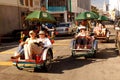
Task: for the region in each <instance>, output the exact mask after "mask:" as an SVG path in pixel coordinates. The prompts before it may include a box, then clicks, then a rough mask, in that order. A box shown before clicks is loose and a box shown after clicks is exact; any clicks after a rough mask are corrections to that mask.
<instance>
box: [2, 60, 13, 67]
mask: <svg viewBox="0 0 120 80" xmlns="http://www.w3.org/2000/svg"><path fill="white" fill-rule="evenodd" d="M12 65H13V64H12V62H11V61H7V62H4V61H3V62H2V61H0V66H12Z"/></svg>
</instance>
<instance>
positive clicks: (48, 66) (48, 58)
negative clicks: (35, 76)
mask: <svg viewBox="0 0 120 80" xmlns="http://www.w3.org/2000/svg"><path fill="white" fill-rule="evenodd" d="M51 63H52V56H51V55H50V52H49V51H48V53H47V56H46V60H45V62H44V65H43V68H44V70H45V71H49V70H50V69H51V68H52V64H51Z"/></svg>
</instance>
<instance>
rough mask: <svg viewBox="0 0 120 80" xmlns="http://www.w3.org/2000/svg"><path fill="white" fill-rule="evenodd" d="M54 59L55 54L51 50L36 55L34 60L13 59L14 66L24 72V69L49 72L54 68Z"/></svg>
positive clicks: (47, 49) (46, 49)
mask: <svg viewBox="0 0 120 80" xmlns="http://www.w3.org/2000/svg"><path fill="white" fill-rule="evenodd" d="M52 58H53V53H52V49H51V48H45V49H43V52H42V54H37V55H34V59H32V60H25V59H21V58H20V59H12V62H13V64H14V65H15V66H16V67H17V69H19V70H23V69H24V68H34V71H40V70H44V71H49V70H50V69H51V67H52V64H51V62H52Z"/></svg>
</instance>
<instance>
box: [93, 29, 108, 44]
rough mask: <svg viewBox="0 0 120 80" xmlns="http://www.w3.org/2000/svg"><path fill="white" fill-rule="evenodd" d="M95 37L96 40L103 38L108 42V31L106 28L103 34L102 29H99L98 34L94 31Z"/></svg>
mask: <svg viewBox="0 0 120 80" xmlns="http://www.w3.org/2000/svg"><path fill="white" fill-rule="evenodd" d="M94 34H95V35H94V36H95V38H96V39H97V40H105V41H106V42H109V38H110V31H109V30H108V29H106V30H105V34H104V35H103V33H102V31H99V34H98V35H97V34H96V33H94Z"/></svg>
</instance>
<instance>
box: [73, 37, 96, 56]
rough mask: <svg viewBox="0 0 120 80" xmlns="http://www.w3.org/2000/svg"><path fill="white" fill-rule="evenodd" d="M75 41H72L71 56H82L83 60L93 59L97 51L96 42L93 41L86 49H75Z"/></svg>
mask: <svg viewBox="0 0 120 80" xmlns="http://www.w3.org/2000/svg"><path fill="white" fill-rule="evenodd" d="M76 45H77V44H76V39H74V40H73V41H72V46H71V54H72V56H73V57H75V56H81V57H82V56H83V57H85V58H89V57H95V54H96V51H97V47H98V46H97V40H93V41H92V43H90V44H88V45H87V48H79V49H78V48H77V47H76Z"/></svg>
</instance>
